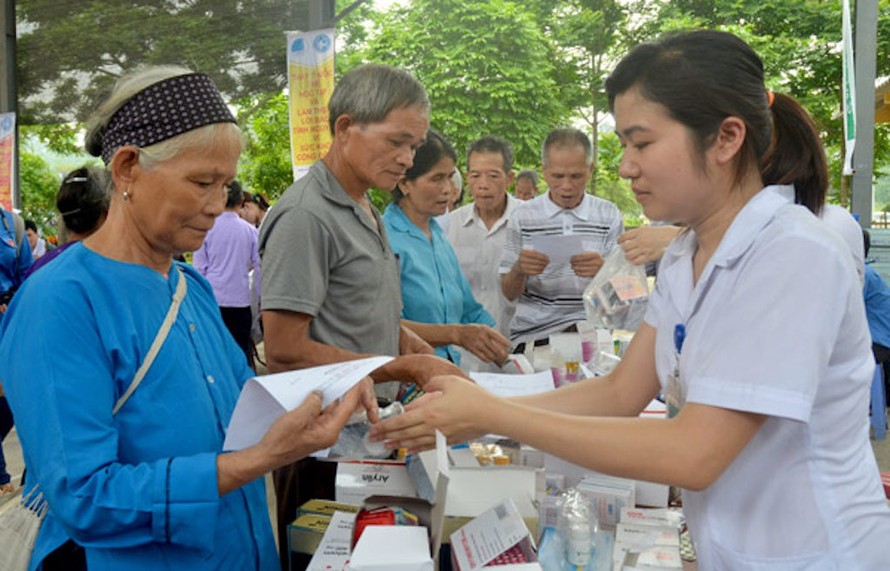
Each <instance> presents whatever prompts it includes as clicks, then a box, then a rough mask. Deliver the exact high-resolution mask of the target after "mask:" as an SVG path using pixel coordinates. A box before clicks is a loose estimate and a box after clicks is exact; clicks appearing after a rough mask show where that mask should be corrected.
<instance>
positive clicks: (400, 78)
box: [328, 63, 430, 135]
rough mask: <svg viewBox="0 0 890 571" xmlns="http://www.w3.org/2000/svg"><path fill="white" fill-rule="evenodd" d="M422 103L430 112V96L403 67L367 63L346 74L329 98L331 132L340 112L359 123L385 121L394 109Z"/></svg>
mask: <svg viewBox="0 0 890 571" xmlns="http://www.w3.org/2000/svg"><path fill="white" fill-rule="evenodd" d="M406 107H420V108H421V110H422V111H423V112H424V113H426V114H429V112H430V100H429V97H427V94H426V90H425V89H424V88H423V85H421V84H420V82H419V81H417V79H415V78H414V76H412V75H411V74H409V73H408V72H407V71H405V70H403V69H399V68H396V67H392V66H389V65H382V64H373V63H372V64H366V65H363V66H360V67H357V68H355V69H353V70H352V71H350V72H349V73H347V74H346V75H344V76H343V77H342V78H341V79H340V81H339V82H338V83H337V86H336V87H335V88H334V93H333V94H332V95H331V99H330V101H329V102H328V114H329V123H330V128H331V135H333V134H334V124H335V123H336V122H337V118H338V117H340V116H341V115H349V116H351V117H352V118H353V119H354V120H355V121H356V122H357V123H358V124H360V125H366V124H368V123H377V122H380V121H383V120H384V119H385V118H386V116H387V115H389V113H390V111H392V110H393V109H404V108H406Z"/></svg>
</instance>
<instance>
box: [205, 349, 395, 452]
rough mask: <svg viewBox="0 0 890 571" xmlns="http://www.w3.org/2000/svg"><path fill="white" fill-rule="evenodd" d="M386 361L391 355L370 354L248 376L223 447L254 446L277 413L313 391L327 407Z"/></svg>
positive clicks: (290, 406) (280, 413) (240, 447)
mask: <svg viewBox="0 0 890 571" xmlns="http://www.w3.org/2000/svg"><path fill="white" fill-rule="evenodd" d="M389 361H392V357H369V358H367V359H358V360H356V361H346V362H343V363H335V364H333V365H323V366H321V367H312V368H310V369H301V370H298V371H287V372H285V373H275V374H274V375H262V376H259V377H254V378H252V379H250V380H249V381H247V383H245V385H244V388H243V389H241V395H240V396H239V397H238V403H237V404H236V405H235V412H233V413H232V419H231V420H230V421H229V428H228V430H226V440H225V442H224V443H223V450H226V451H228V450H241V449H242V448H247V447H249V446H253V445H254V444H256V443H257V442H259V441H260V440H261V439H262V437H263V435H264V434H266V431H267V430H269V427H270V426H272V423H273V422H275V420H276V419H277V418H278V417H279V416H281V415H282V414H284V413H285V412H288V411H291V410H294V409H295V408H297V407H298V406H300V405H301V404H303V401H304V400H306V397H307V396H309V394H310V393H311V392H312V391H315V390H319V391H321V392H322V394H323V395H324V398H323V402H322V407H325V406H328V405H329V404H331V403H333V402H334V401H336V400H337V399H339V398H340V397H342V396H343V395H344V394H346V392H347V391H348V390H349V389H351V388H352V387H354V386H355V385H356V384H357V383H358V382H359V381H360V380H362V379H363V378H364V377H365V376H367V375H368V374H369V373H370V372H371V371H373V370H375V369H377V368H379V367H381V366H383V365H385V364H386V363H388V362H389Z"/></svg>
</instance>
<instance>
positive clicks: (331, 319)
mask: <svg viewBox="0 0 890 571" xmlns="http://www.w3.org/2000/svg"><path fill="white" fill-rule="evenodd" d="M328 108H329V112H330V127H331V134H332V136H333V141H332V143H331V147H330V149H329V150H328V152H327V154H326V155H325V156H324V157H323V158H322V159H321V160H319V161H317V162H316V163H315V164H314V165H312V167H311V168H310V169H309V172H308V173H307V174H306V175H304V176H303V177H302V178H300V179H299V180H297V181H296V182H295V183H294V184H293V185H292V186H291V187H290V188H288V189H287V190H286V191H285V193H284V195H283V196H282V197H281V199H280V200H279V201H278V202H277V203H276V204H275V205H274V206H273V207H272V208H271V209H270V211H269V213H268V214H267V215H266V218H265V220H264V221H263V225H262V229H261V232H260V252H261V254H262V263H263V281H262V290H263V300H262V310H263V314H262V315H263V325H264V329H265V335H264V340H265V350H266V351H265V354H266V359H267V361H268V367H269V370H270V371H271V372H278V371H287V370H292V369H302V368H306V367H312V366H317V365H323V364H328V363H336V362H341V361H348V360H353V359H357V358H360V357H363V356H370V355H374V354H376V355H391V356H398V357H397V358H396V359H395V360H393V361H392V362H390V363H389V364H387V365H386V366H384V367H381V368H380V369H377V370H376V371H375V372H374V373H372V375H371V376H372V378H373V379H374V380H375V381H376V382H385V381H391V380H398V381H414V382H416V383H418V384H419V385H421V386H422V385H423V383H424V382H425V381H426V380H427V379H429V378H431V377H432V376H434V375H437V374H460V369H458V368H457V367H455V366H454V365H452V364H450V363H448V362H447V361H444V360H442V359H439V358H438V357H435V356H434V355H432V348H431V347H430V346H429V345H427V344H426V343H425V342H423V341H422V340H421V339H420V338H419V337H417V336H416V335H414V334H413V333H412V332H411V331H410V330H409V329H407V328H406V327H403V326H402V325H401V324H400V313H401V290H400V286H399V269H398V262H397V260H396V258H395V256H394V254H393V252H392V249H391V248H390V246H389V240H388V238H387V235H386V231H385V229H384V225H383V223H382V221H381V219H380V214H379V213H378V212H377V210H376V209H375V208H374V207H373V205H372V204H371V202H370V200H369V198H368V194H367V191H368V189H369V188H371V187H376V188H380V189H384V190H392V189H393V188H394V187H395V186H396V183H397V182H398V181H399V179H400V178H401V177H402V176H403V175H404V174H405V171H406V170H407V169H408V168H409V167H411V165H412V164H413V159H414V150H415V149H416V148H417V147H418V146H419V145H420V144H421V143H422V142H423V141H424V139H425V137H426V132H427V130H428V128H429V100H428V99H427V95H426V92H425V91H424V89H423V86H421V85H420V83H418V82H417V80H416V79H414V78H413V77H411V76H410V75H409V74H408V73H406V72H404V71H401V70H399V69H396V68H393V67H389V66H384V65H366V66H362V67H359V68H356V69H354V70H352V71H350V72H349V73H347V74H346V75H345V76H344V77H343V78H342V79H341V80H340V82H339V83H338V84H337V86H336V88H335V89H334V93H333V94H332V96H331V100H330V102H329V104H328ZM391 384H395V383H391ZM381 388H382V387H381ZM396 388H397V386H396V387H389V390H387V391H384V392H383V394H384V395H385V396H390V397H392V396H395V389H396ZM380 394H381V391H378V395H380ZM321 464H327V463H313V462H312V461H311V460H308V461H302V462H301V463H298V464H295V465H294V466H292V467H290V468H285V469H282V470H279V471H276V473H275V474H274V477H275V484H276V486H275V487H276V495H277V496H278V504H279V505H278V516H279V522H278V523H279V537H285V535H283V534H284V533H285V531H286V525H287V523H289V522H290V521H292V520H293V519H294V515H295V512H296V507H297V506H298V505H299V504H300V503H302V501H304V500H306V499H310V498H312V497H326V496H332V492H333V475H332V472H331V471H330V470H326V468H327V467H328V466H321ZM319 484H321V486H320V487H319V486H318V485H319ZM313 486H315V487H313ZM331 499H333V498H332V497H331ZM286 543H287V542H284V541H282V544H283V545H285V546H286ZM284 551H285V552H286V549H285V550H284ZM282 556H283V558H284V559H286V556H287V554H286V553H282Z"/></svg>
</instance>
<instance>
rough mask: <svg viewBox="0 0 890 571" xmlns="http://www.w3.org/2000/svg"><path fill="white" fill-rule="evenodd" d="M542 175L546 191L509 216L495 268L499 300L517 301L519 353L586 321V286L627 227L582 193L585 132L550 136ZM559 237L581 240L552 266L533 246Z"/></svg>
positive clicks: (589, 151) (611, 208) (589, 165)
mask: <svg viewBox="0 0 890 571" xmlns="http://www.w3.org/2000/svg"><path fill="white" fill-rule="evenodd" d="M542 170H543V174H544V180H545V181H546V182H547V187H548V189H549V190H548V192H547V193H546V194H543V195H541V196H538V197H536V198H534V199H532V200H529V201H528V202H524V203H522V205H521V206H520V207H519V208H517V209H516V211H515V212H514V213H513V215H512V216H511V217H510V223H509V224H508V227H507V241H506V244H505V247H504V255H503V257H502V258H501V263H500V267H499V272H500V274H501V276H502V278H501V286H502V289H503V292H504V296H505V297H506V298H507V299H511V300H517V302H516V313H515V315H514V316H513V321H512V323H511V325H510V340H511V341H512V342H513V343H514V345H515V346H516V350H517V352H518V351H521V350H522V349H524V345H525V342H532V341H538V342H539V343H540V342H541V341H542V340H546V339H547V337H548V336H549V335H550V334H551V333H556V332H559V331H565V330H567V329H568V330H570V329H571V328H572V327H573V326H574V324H575V323H576V322H578V321H583V320H584V319H585V317H586V316H585V313H584V304H583V302H582V299H581V296H582V294H583V293H584V288H585V287H587V284H589V283H590V280H591V279H592V278H593V276H595V275H596V273H597V272H598V271H599V269H600V267H602V265H603V261H604V260H603V256H605V255H606V254H607V253H608V252H609V250H611V249H612V247H613V246H614V245H615V243H616V240H617V239H618V235H619V234H621V232H622V231H623V230H624V224H623V222H622V218H621V212H619V210H618V208H617V207H616V206H615V205H614V204H612V203H611V202H609V201H608V200H603V199H602V198H597V197H595V196H592V195H589V194H587V193H586V192H585V189H586V188H587V181H589V180H590V175H591V172H592V170H593V147H592V146H591V144H590V139H588V138H587V135H585V134H584V133H583V132H581V131H579V130H578V129H573V128H559V129H555V130H554V131H552V132H551V133H550V134H549V135H548V136H547V140H546V141H545V142H544V149H543V152H542ZM559 236H573V237H577V238H576V239H574V240H573V239H567V242H578V244H576V245H579V246H580V249H581V253H578V254H576V255H574V256H572V257H571V259H570V260H569V261H566V262H562V263H560V262H558V261H555V262H554V263H550V258H549V257H548V256H547V254H545V253H543V252H540V251H536V250H535V249H534V246H533V243H534V241H535V240H537V239H540V238H541V237H547V238H548V239H549V238H554V237H559ZM565 247H571V245H570V244H567V245H566V246H565ZM520 346H521V347H520Z"/></svg>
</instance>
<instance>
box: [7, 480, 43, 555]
mask: <svg viewBox="0 0 890 571" xmlns="http://www.w3.org/2000/svg"><path fill="white" fill-rule="evenodd" d="M47 508H48V506H47V504H46V500H45V499H44V498H43V493H42V492H40V491H39V490H38V489H37V488H32V489H31V491H29V492H28V493H27V494H26V495H25V496H24V497H22V498H21V500H19V501H18V502H17V503H16V505H15V506H13V507H12V509H10V510H8V511H6V512H5V513H4V514H3V515H2V516H0V569H3V570H4V571H27V569H28V564H29V563H30V562H31V552H32V551H34V542H36V541H37V533H38V532H39V531H40V524H41V523H43V518H44V517H45V516H46V510H47Z"/></svg>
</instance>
